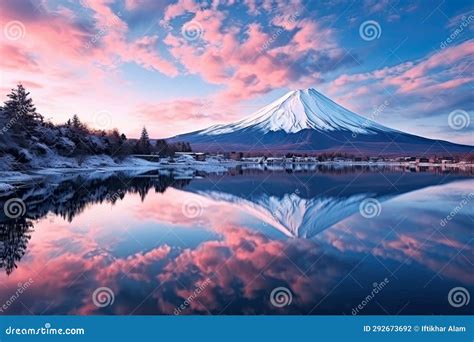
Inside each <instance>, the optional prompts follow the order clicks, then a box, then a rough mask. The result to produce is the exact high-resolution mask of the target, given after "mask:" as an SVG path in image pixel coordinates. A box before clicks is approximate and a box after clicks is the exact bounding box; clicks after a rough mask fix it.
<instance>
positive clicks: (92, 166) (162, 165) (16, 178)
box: [0, 155, 238, 195]
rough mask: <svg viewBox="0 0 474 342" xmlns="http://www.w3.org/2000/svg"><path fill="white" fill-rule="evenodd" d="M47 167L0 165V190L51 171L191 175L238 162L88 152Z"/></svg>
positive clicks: (51, 172)
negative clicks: (118, 156) (119, 157)
mask: <svg viewBox="0 0 474 342" xmlns="http://www.w3.org/2000/svg"><path fill="white" fill-rule="evenodd" d="M49 165H51V166H48V167H37V168H32V169H30V170H27V171H21V172H20V171H10V170H1V169H0V194H3V195H5V194H8V193H10V192H12V191H14V189H15V186H18V185H22V184H25V183H32V182H37V181H41V180H42V179H43V178H44V177H47V176H52V175H66V174H75V173H85V172H87V173H89V174H91V173H92V174H94V173H110V172H120V171H123V172H127V173H133V174H136V175H140V174H142V173H145V172H149V171H153V170H159V171H160V173H163V174H170V173H173V174H174V175H175V176H177V177H192V176H193V174H194V173H195V172H206V173H221V172H225V171H227V170H229V169H230V168H233V167H235V166H236V165H238V162H235V161H232V160H216V159H208V160H206V161H196V160H192V159H191V158H177V159H176V160H174V161H169V160H163V161H160V162H151V161H147V160H144V159H140V158H133V157H128V158H125V159H123V160H120V161H119V160H114V159H112V158H111V157H109V156H105V155H99V156H91V157H88V158H86V159H84V160H83V161H82V162H80V163H79V162H78V161H77V160H75V159H72V158H70V159H67V160H61V161H59V160H54V161H52V162H51V163H50V164H49Z"/></svg>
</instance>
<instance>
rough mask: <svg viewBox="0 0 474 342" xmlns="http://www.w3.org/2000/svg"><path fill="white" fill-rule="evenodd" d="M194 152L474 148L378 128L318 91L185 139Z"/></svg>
mask: <svg viewBox="0 0 474 342" xmlns="http://www.w3.org/2000/svg"><path fill="white" fill-rule="evenodd" d="M168 140H169V141H170V142H177V141H184V142H189V143H190V144H191V146H192V148H193V149H194V150H195V151H220V152H230V151H239V152H266V153H268V152H270V153H273V152H278V153H286V152H304V153H311V152H333V151H337V152H347V153H353V154H369V155H384V154H385V155H387V154H392V155H393V154H396V155H413V154H415V155H423V154H425V152H426V151H428V152H429V153H430V154H440V153H442V154H449V153H469V152H472V150H473V147H472V146H466V145H459V144H453V143H450V142H447V141H442V140H432V139H427V138H422V137H419V136H416V135H412V134H408V133H404V132H401V131H398V130H395V129H392V128H388V127H385V126H383V125H380V124H378V123H376V122H374V121H372V120H370V119H368V118H365V117H363V116H360V115H358V114H356V113H353V112H351V111H350V110H348V109H346V108H344V107H342V106H340V105H338V104H337V103H335V102H334V101H332V100H331V99H329V98H327V97H326V96H324V95H323V94H321V93H319V92H317V91H316V90H314V89H305V90H296V91H291V92H289V93H288V94H286V95H284V96H283V97H281V98H280V99H278V100H276V101H274V102H272V103H270V104H269V105H267V106H265V107H263V108H262V109H260V110H259V111H257V112H256V113H255V114H253V115H251V116H249V117H247V118H244V119H242V120H240V121H237V122H234V123H229V124H222V125H214V126H211V127H209V128H207V129H204V130H200V131H196V132H191V133H187V134H182V135H179V136H175V137H172V138H169V139H168Z"/></svg>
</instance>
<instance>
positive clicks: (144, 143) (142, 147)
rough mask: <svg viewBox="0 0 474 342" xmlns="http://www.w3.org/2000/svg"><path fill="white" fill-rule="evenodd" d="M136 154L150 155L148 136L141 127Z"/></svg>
mask: <svg viewBox="0 0 474 342" xmlns="http://www.w3.org/2000/svg"><path fill="white" fill-rule="evenodd" d="M136 152H137V153H140V154H150V153H151V143H150V137H149V136H148V131H147V130H146V128H145V127H143V129H142V133H141V135H140V139H139V140H138V141H137V145H136Z"/></svg>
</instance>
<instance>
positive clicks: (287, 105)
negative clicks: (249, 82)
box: [199, 89, 394, 135]
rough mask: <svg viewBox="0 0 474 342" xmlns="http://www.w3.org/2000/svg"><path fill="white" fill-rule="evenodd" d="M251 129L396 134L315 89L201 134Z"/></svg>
mask: <svg viewBox="0 0 474 342" xmlns="http://www.w3.org/2000/svg"><path fill="white" fill-rule="evenodd" d="M247 128H252V129H258V130H259V131H261V132H262V133H268V132H276V131H284V132H286V133H297V132H299V131H301V130H303V129H314V130H320V131H336V130H344V131H351V132H353V133H357V134H371V133H375V131H377V130H380V131H388V132H390V131H394V130H392V129H390V128H387V127H384V126H382V125H379V124H377V123H375V122H373V121H371V120H369V119H366V118H364V117H362V116H360V115H357V114H355V113H353V112H351V111H350V110H348V109H346V108H344V107H342V106H340V105H338V104H337V103H335V102H333V101H332V100H330V99H329V98H327V97H326V96H324V95H323V94H321V93H319V92H317V91H316V90H314V89H305V90H295V91H291V92H289V93H287V94H286V95H284V96H283V97H281V98H279V99H278V100H276V101H274V102H272V103H270V104H269V105H268V106H265V107H263V108H262V109H260V110H259V111H257V112H256V113H255V114H253V115H251V116H249V117H247V118H245V119H243V120H241V121H238V122H236V123H232V124H228V125H218V126H212V127H210V128H208V129H205V130H203V131H201V132H200V133H199V134H201V135H219V134H226V133H232V132H236V131H238V130H243V129H247Z"/></svg>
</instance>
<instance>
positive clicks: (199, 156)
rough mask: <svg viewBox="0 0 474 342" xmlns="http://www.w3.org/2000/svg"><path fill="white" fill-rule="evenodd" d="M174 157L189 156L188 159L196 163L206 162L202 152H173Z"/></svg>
mask: <svg viewBox="0 0 474 342" xmlns="http://www.w3.org/2000/svg"><path fill="white" fill-rule="evenodd" d="M175 155H176V157H180V156H190V157H193V159H194V160H197V161H205V160H206V153H203V152H175Z"/></svg>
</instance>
